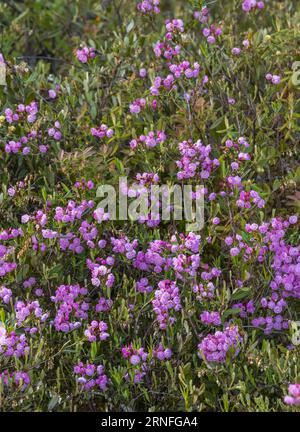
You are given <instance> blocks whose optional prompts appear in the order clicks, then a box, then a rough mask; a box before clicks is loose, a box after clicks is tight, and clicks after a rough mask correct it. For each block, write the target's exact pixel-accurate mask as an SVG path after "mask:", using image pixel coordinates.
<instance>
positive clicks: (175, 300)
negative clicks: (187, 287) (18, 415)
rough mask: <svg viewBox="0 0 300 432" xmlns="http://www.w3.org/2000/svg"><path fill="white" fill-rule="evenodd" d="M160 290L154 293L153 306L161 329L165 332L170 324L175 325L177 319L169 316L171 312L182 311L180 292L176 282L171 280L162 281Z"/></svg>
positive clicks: (159, 285)
mask: <svg viewBox="0 0 300 432" xmlns="http://www.w3.org/2000/svg"><path fill="white" fill-rule="evenodd" d="M158 288H159V289H157V290H156V291H155V293H154V299H153V300H152V306H153V311H154V312H155V314H156V318H157V321H158V323H159V328H160V329H161V330H165V329H166V328H167V324H168V323H170V324H173V323H174V322H175V321H176V318H175V317H171V316H170V315H169V313H170V311H171V310H174V311H175V312H177V311H179V310H180V309H181V303H180V292H179V288H178V286H177V285H176V282H174V281H171V280H169V279H166V280H162V281H160V282H159V283H158Z"/></svg>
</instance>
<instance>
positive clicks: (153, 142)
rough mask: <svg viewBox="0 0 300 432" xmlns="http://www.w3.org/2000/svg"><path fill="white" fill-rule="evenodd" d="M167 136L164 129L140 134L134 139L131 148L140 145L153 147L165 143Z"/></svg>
mask: <svg viewBox="0 0 300 432" xmlns="http://www.w3.org/2000/svg"><path fill="white" fill-rule="evenodd" d="M166 138H167V137H166V134H165V132H163V131H159V130H158V131H156V132H154V131H150V132H149V133H148V134H147V135H140V136H139V137H138V138H136V139H132V140H131V141H130V143H129V145H130V148H131V149H136V148H137V147H138V146H139V145H144V146H145V147H147V148H152V147H156V146H157V145H159V144H161V143H163V142H164V141H165V140H166Z"/></svg>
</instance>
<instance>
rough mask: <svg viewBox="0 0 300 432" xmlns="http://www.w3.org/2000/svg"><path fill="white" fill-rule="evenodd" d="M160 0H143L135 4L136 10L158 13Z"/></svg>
mask: <svg viewBox="0 0 300 432" xmlns="http://www.w3.org/2000/svg"><path fill="white" fill-rule="evenodd" d="M159 3H160V0H143V1H142V2H140V3H138V4H137V5H136V7H137V10H138V11H139V12H142V13H144V14H149V13H155V14H158V13H159V12H160V9H159V7H158V6H159Z"/></svg>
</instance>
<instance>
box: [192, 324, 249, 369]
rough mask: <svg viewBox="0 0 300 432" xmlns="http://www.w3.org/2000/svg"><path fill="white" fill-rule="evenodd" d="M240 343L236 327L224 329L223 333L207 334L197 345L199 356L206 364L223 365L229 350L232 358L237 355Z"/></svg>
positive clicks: (240, 339)
mask: <svg viewBox="0 0 300 432" xmlns="http://www.w3.org/2000/svg"><path fill="white" fill-rule="evenodd" d="M241 342H242V338H241V336H240V334H239V329H238V327H236V326H230V327H226V328H225V330H224V331H217V332H216V333H214V334H209V335H208V336H206V337H205V338H204V339H203V340H202V342H201V343H200V344H199V345H198V349H199V356H200V357H201V358H203V359H205V360H206V361H208V362H216V363H224V362H225V361H226V357H227V352H228V351H229V350H230V349H232V350H233V353H234V356H237V355H238V353H239V348H238V344H239V343H241Z"/></svg>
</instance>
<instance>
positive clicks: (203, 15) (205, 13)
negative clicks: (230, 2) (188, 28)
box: [194, 6, 210, 24]
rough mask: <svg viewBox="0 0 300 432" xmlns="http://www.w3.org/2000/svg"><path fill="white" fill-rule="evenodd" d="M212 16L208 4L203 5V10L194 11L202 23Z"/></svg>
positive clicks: (195, 16) (196, 17)
mask: <svg viewBox="0 0 300 432" xmlns="http://www.w3.org/2000/svg"><path fill="white" fill-rule="evenodd" d="M209 17H210V12H209V9H208V7H207V6H203V7H202V9H201V11H195V12H194V18H195V19H197V20H198V21H200V22H201V23H202V24H205V23H207V21H208V20H209Z"/></svg>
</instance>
